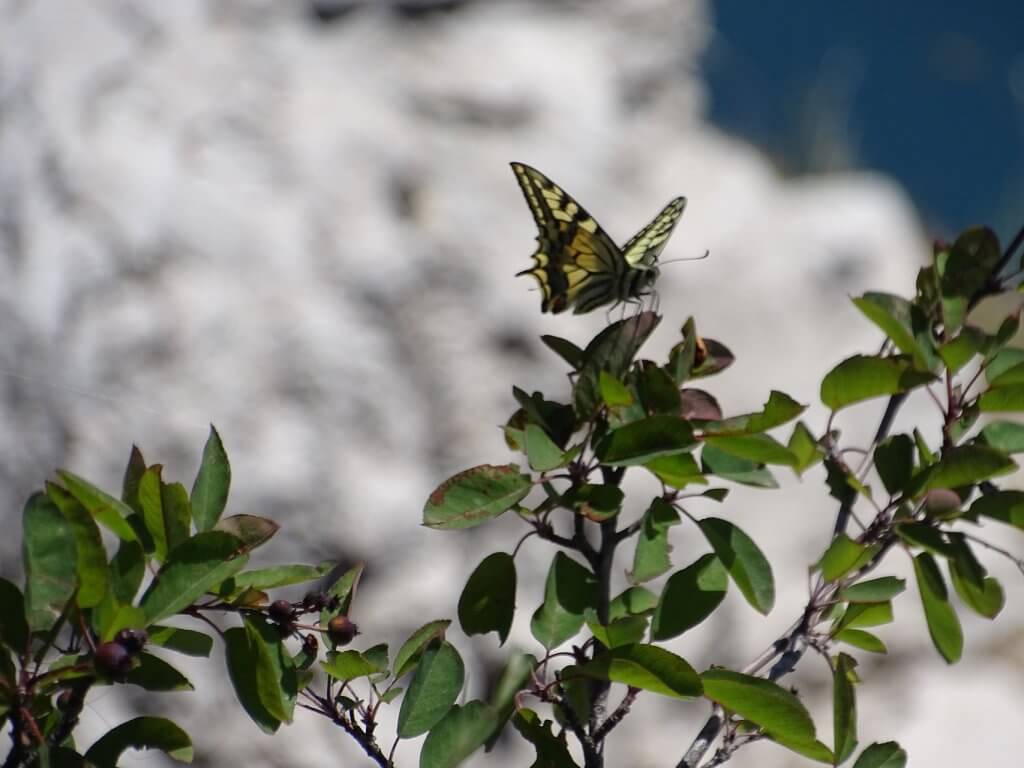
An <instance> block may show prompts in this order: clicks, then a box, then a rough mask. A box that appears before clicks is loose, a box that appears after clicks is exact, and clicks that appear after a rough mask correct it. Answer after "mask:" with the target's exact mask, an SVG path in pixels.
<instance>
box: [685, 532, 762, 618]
mask: <svg viewBox="0 0 1024 768" xmlns="http://www.w3.org/2000/svg"><path fill="white" fill-rule="evenodd" d="M697 524H698V525H699V526H700V529H701V531H702V532H703V533H704V537H705V538H706V539H707V540H708V543H709V544H710V545H711V548H712V549H714V550H715V554H716V555H718V559H719V560H720V561H721V562H722V565H724V566H725V570H727V571H728V572H729V575H730V576H731V577H732V580H733V581H734V582H735V583H736V586H737V587H739V590H740V592H741V593H742V594H743V597H745V598H746V600H747V602H748V603H750V605H751V606H752V607H753V608H754V610H756V611H758V612H759V613H763V614H765V615H767V614H768V612H769V611H771V609H772V606H773V605H774V604H775V580H774V579H773V578H772V569H771V566H770V565H769V564H768V560H767V559H766V558H765V556H764V555H763V554H762V552H761V550H760V549H758V548H757V545H756V544H755V543H754V542H753V540H752V539H751V538H750V537H749V536H747V534H746V533H744V532H743V531H742V530H741V529H740V528H739V527H737V526H735V525H733V524H732V523H730V522H729V521H728V520H722V519H721V518H717V517H706V518H704V519H703V520H700V521H698V523H697Z"/></svg>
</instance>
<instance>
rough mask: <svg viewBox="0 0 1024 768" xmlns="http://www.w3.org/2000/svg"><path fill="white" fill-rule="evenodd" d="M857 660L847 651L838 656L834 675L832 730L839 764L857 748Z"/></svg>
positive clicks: (837, 763)
mask: <svg viewBox="0 0 1024 768" xmlns="http://www.w3.org/2000/svg"><path fill="white" fill-rule="evenodd" d="M856 666H857V662H856V661H854V659H853V658H852V657H850V656H847V655H846V654H845V653H840V654H839V655H838V656H836V661H835V671H834V672H833V675H832V730H833V736H834V741H835V748H834V751H835V764H836V765H839V764H840V763H842V762H843V761H844V760H846V758H848V757H849V756H850V755H852V754H853V751H854V750H855V749H856V748H857V698H856V693H855V691H854V687H853V686H854V683H855V682H856V680H857V677H856V672H854V668H855V667H856Z"/></svg>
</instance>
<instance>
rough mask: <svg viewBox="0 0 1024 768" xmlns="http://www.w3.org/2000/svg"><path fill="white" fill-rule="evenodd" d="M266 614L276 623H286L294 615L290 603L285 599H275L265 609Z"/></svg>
mask: <svg viewBox="0 0 1024 768" xmlns="http://www.w3.org/2000/svg"><path fill="white" fill-rule="evenodd" d="M267 615H268V616H270V618H271V620H273V621H276V622H277V623H278V624H286V623H288V622H290V621H291V620H292V616H293V615H294V611H292V604H291V603H289V602H288V601H287V600H275V601H274V602H272V603H271V604H270V607H269V608H268V609H267Z"/></svg>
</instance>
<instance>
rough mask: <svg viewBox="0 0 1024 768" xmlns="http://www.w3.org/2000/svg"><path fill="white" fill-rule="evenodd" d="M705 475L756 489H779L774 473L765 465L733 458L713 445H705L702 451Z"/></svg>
mask: <svg viewBox="0 0 1024 768" xmlns="http://www.w3.org/2000/svg"><path fill="white" fill-rule="evenodd" d="M701 461H702V462H703V464H704V473H705V474H712V475H717V476H718V477H720V478H722V479H723V480H732V481H734V482H737V483H742V484H743V485H752V486H754V487H755V488H778V487H779V484H778V483H777V482H776V481H775V478H774V477H773V476H772V473H771V472H769V471H768V470H767V469H765V468H764V465H763V464H758V463H757V462H754V461H750V460H748V459H741V458H738V457H736V456H731V455H730V454H728V453H725V452H724V451H721V450H719V449H718V448H715V447H714V446H713V445H705V446H704V449H703V450H702V451H701Z"/></svg>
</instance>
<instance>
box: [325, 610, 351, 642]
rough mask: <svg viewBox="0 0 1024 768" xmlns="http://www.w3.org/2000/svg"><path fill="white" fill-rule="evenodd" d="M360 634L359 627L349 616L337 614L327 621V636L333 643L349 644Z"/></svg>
mask: <svg viewBox="0 0 1024 768" xmlns="http://www.w3.org/2000/svg"><path fill="white" fill-rule="evenodd" d="M358 634H359V627H357V626H356V625H355V624H353V623H352V621H351V619H349V617H348V616H335V617H334V618H333V619H331V620H330V621H329V622H327V637H328V639H329V640H330V641H331V643H332V644H333V645H348V644H349V643H351V642H352V640H353V638H355V636H356V635H358Z"/></svg>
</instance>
